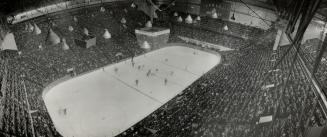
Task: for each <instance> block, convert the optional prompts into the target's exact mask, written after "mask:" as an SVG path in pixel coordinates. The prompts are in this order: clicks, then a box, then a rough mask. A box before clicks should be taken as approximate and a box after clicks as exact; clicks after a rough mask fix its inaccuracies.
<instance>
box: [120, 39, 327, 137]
mask: <svg viewBox="0 0 327 137" xmlns="http://www.w3.org/2000/svg"><path fill="white" fill-rule="evenodd" d="M266 44H269V43H266ZM271 45H272V44H271V43H270V48H267V47H265V46H260V45H255V46H252V47H251V48H250V49H247V50H241V51H228V52H220V53H221V54H222V55H223V56H224V60H223V63H222V65H218V66H217V67H216V68H214V69H213V70H211V71H210V72H209V73H207V74H205V75H204V76H203V77H201V78H200V79H199V80H197V81H196V82H194V83H193V84H192V85H191V86H190V87H188V88H187V89H185V90H184V91H183V93H182V94H180V95H179V96H177V97H175V98H174V99H173V100H171V101H170V102H168V103H167V104H165V105H164V106H163V107H161V108H160V109H158V110H157V111H155V112H154V113H152V114H151V115H150V116H148V117H147V118H145V119H144V120H142V121H141V122H139V123H138V124H136V125H135V126H134V127H132V128H130V129H129V130H127V131H125V132H124V133H123V134H122V135H121V136H125V135H127V136H163V137H164V136H208V137H217V136H220V137H227V136H232V137H243V136H244V137H248V136H251V137H277V136H278V137H286V136H287V137H303V136H305V130H306V128H307V127H312V126H313V127H317V126H324V125H326V124H327V123H326V115H325V113H324V110H323V108H324V107H325V106H322V104H319V102H318V100H319V97H317V96H316V95H315V94H316V91H315V88H314V87H313V86H312V84H311V81H310V79H309V77H308V76H307V73H305V71H304V66H303V64H301V63H300V61H299V60H296V62H295V67H294V68H293V69H291V68H290V67H291V64H292V57H293V55H294V53H295V51H294V50H291V51H290V53H289V54H287V55H286V57H285V60H282V61H281V62H280V63H278V62H279V61H280V60H281V58H282V56H283V55H284V53H286V51H287V49H288V48H289V47H282V48H280V49H278V51H277V52H274V53H273V52H272V51H271ZM277 63H278V64H279V65H277V67H275V65H276V64H277ZM289 72H291V73H289ZM289 74H290V75H289ZM288 76H290V78H289V80H287V77H288ZM286 81H288V82H286ZM271 85H272V86H271ZM269 115H271V116H272V117H273V121H272V122H271V123H258V122H259V118H260V117H263V116H269Z"/></svg>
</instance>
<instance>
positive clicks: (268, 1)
mask: <svg viewBox="0 0 327 137" xmlns="http://www.w3.org/2000/svg"><path fill="white" fill-rule="evenodd" d="M62 1H67V0H1V1H0V13H2V14H5V15H8V14H10V13H13V12H18V11H21V10H26V9H31V8H33V7H39V6H42V5H47V3H49V2H50V3H56V2H62ZM153 1H165V0H153ZM177 1H180V0H177ZM183 1H185V0H183ZM186 1H192V0H186ZM229 1H235V2H244V3H247V4H249V5H254V6H258V7H262V8H266V9H271V10H275V11H279V12H282V11H283V10H285V9H289V8H290V7H292V1H297V0H229ZM321 1H322V2H321V4H320V7H319V9H318V16H319V15H320V16H321V19H324V18H327V0H321Z"/></svg>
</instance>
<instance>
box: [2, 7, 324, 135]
mask: <svg viewBox="0 0 327 137" xmlns="http://www.w3.org/2000/svg"><path fill="white" fill-rule="evenodd" d="M124 9H126V10H124ZM126 11H127V12H126ZM74 17H76V18H77V19H78V21H77V22H75V21H74V20H73V18H74ZM48 18H50V19H48ZM122 18H125V19H126V21H127V22H126V24H122V23H121V22H120V20H121V19H122ZM146 21H147V17H146V16H145V15H144V14H143V13H142V12H140V11H136V9H133V8H131V7H130V6H129V5H121V6H118V5H116V6H108V7H106V11H105V12H99V7H92V8H86V9H81V10H77V11H72V12H67V13H62V14H59V15H56V16H53V17H40V18H37V19H34V20H30V21H28V22H24V23H20V24H16V25H14V26H12V30H13V32H14V34H15V36H16V42H17V45H18V48H19V49H20V51H21V52H22V54H21V55H18V56H14V55H10V56H5V57H1V59H0V65H1V66H0V72H1V73H0V76H1V77H0V78H1V87H4V88H1V93H2V96H1V104H0V106H1V107H0V108H1V109H0V110H1V111H2V114H1V116H0V117H1V124H0V130H1V131H3V132H0V135H3V136H8V137H9V136H25V137H28V136H32V134H33V131H34V134H35V136H37V137H39V136H44V137H45V136H60V134H59V133H58V132H57V131H56V129H55V128H54V125H53V123H52V121H51V119H50V116H49V114H48V113H47V109H46V107H45V105H44V102H43V100H42V91H43V88H44V87H45V86H46V85H47V84H49V83H51V82H53V81H55V80H57V79H59V78H61V77H63V76H66V75H68V74H67V69H70V68H74V70H75V71H76V73H77V74H81V73H85V72H88V71H92V70H94V69H96V68H100V67H102V66H104V65H107V64H111V63H115V62H119V61H121V60H123V59H127V58H130V57H131V56H134V55H139V54H142V53H143V52H144V51H143V50H142V49H141V48H140V47H139V46H138V45H137V41H136V38H135V36H134V34H133V31H134V29H135V28H140V27H143V26H144V24H145V22H146ZM202 21H203V23H202ZM51 22H52V23H51ZM216 22H220V23H219V24H217V23H216ZM27 23H37V25H38V26H39V27H40V29H41V30H42V35H33V34H32V33H29V32H27V31H26V30H25V29H24V28H25V25H26V24H27ZM53 23H54V24H56V25H55V26H53ZM161 23H162V22H161ZM165 23H167V22H165ZM165 23H163V25H164V26H171V30H172V33H171V37H170V42H183V41H182V40H180V39H179V38H178V36H185V37H190V38H195V39H199V40H201V41H205V42H208V43H215V44H220V45H224V46H226V47H229V48H233V49H237V50H233V51H226V52H222V51H218V50H216V51H214V49H209V50H213V51H214V52H219V53H220V54H221V55H222V58H223V62H222V64H221V65H218V66H216V67H215V68H214V69H212V70H211V71H210V72H208V73H206V74H204V75H203V76H202V77H201V78H200V79H198V80H197V81H196V82H194V83H193V84H192V85H190V86H189V87H188V88H186V89H185V90H184V91H183V92H182V93H181V94H179V95H178V96H176V97H175V98H174V99H172V100H171V101H169V102H168V103H167V104H165V105H164V106H163V107H161V108H159V109H158V110H156V111H155V112H153V113H152V114H151V115H149V116H148V117H146V118H145V119H143V120H142V121H140V122H139V123H137V124H136V125H134V126H133V127H131V128H130V129H128V130H126V131H124V132H123V133H122V134H121V135H119V136H130V137H132V136H162V137H167V136H183V137H184V136H187V137H189V136H210V137H220V136H221V137H227V136H232V137H236V136H237V137H275V136H279V137H286V136H289V137H301V136H303V135H304V131H305V130H304V129H305V128H306V127H307V126H321V125H325V124H327V123H326V115H325V113H324V109H323V108H322V107H325V106H322V105H321V104H319V102H318V101H316V100H318V99H319V98H318V97H317V96H316V95H315V92H316V91H315V90H316V89H315V88H314V87H313V85H312V83H311V81H310V80H309V77H308V76H307V73H306V72H305V71H304V67H305V66H303V64H301V63H300V61H299V60H296V63H295V67H294V68H293V69H291V68H290V67H291V64H292V54H288V55H287V56H286V57H285V60H282V62H281V63H280V65H278V66H277V68H274V67H273V66H274V65H275V64H276V63H277V62H278V61H279V60H280V59H281V57H282V55H283V54H284V53H285V52H286V51H287V48H288V47H280V48H279V49H278V50H277V52H276V53H274V52H272V45H273V41H274V39H273V38H274V37H270V39H268V40H265V41H259V40H258V39H261V38H263V37H262V36H270V35H269V34H272V33H273V32H274V30H268V31H263V30H260V29H257V28H252V27H247V26H243V25H241V24H235V23H230V22H223V21H221V20H210V19H205V18H202V20H201V22H200V23H199V24H192V25H190V24H185V23H177V22H175V20H174V19H172V20H171V21H170V22H168V23H169V24H165ZM222 24H223V25H226V24H227V25H228V26H229V27H230V31H228V32H224V30H223V29H222V26H223V25H222ZM50 25H51V27H52V28H53V30H54V32H56V33H57V34H58V35H59V37H60V38H65V39H66V40H67V44H68V45H69V46H70V49H69V50H66V51H63V50H62V48H61V46H60V45H59V44H58V45H48V44H46V37H47V33H48V30H49V29H48V28H49V27H50ZM70 25H71V26H73V28H74V32H70V31H69V30H68V26H70ZM84 28H87V29H88V30H89V32H90V33H91V34H93V35H94V36H96V37H97V38H98V41H97V46H94V47H92V48H89V49H87V50H85V49H83V48H80V47H78V46H76V45H75V44H74V38H76V37H80V35H81V34H82V32H83V29H84ZM105 28H107V29H108V30H109V32H110V33H111V35H112V38H111V39H104V38H102V35H103V33H104V29H105ZM259 36H261V37H259ZM40 45H42V46H41V47H42V48H39V46H40ZM194 46H195V45H194ZM117 53H122V56H119V57H117V56H115V55H116V54H117ZM290 53H293V54H294V50H291V51H290ZM3 66H4V67H3ZM290 70H292V71H291V72H292V73H291V75H290V81H289V82H288V83H287V84H286V79H287V77H288V76H289V75H288V74H289V73H288V72H290ZM325 76H326V75H325ZM285 84H286V86H285ZM267 85H273V86H271V87H269V88H267V87H268V86H267ZM267 115H272V116H273V122H271V123H269V124H260V123H258V119H259V118H260V117H261V116H267ZM31 121H32V122H33V123H32V122H31ZM32 125H33V126H32Z"/></svg>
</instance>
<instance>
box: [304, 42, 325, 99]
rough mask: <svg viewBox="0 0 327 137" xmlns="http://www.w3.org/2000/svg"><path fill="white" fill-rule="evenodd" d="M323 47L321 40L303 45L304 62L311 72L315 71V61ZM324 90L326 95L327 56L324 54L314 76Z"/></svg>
mask: <svg viewBox="0 0 327 137" xmlns="http://www.w3.org/2000/svg"><path fill="white" fill-rule="evenodd" d="M321 46H322V41H321V40H320V39H317V38H315V39H310V40H307V41H306V42H305V43H304V44H303V45H301V50H300V54H301V55H302V56H303V60H304V62H305V63H306V65H307V67H308V68H309V69H310V71H313V69H314V65H315V60H316V58H317V56H318V54H319V51H320V49H321ZM314 76H315V77H316V79H317V80H318V82H319V83H320V85H321V86H322V89H324V90H325V91H324V92H325V94H326V93H327V90H326V89H327V55H326V53H324V54H323V57H322V59H321V61H320V62H319V66H318V69H317V72H316V73H315V74H314Z"/></svg>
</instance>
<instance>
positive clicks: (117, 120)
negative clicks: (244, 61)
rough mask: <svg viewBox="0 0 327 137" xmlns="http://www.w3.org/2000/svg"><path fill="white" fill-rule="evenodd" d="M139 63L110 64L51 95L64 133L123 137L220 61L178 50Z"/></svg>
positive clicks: (50, 91) (51, 109)
mask: <svg viewBox="0 0 327 137" xmlns="http://www.w3.org/2000/svg"><path fill="white" fill-rule="evenodd" d="M134 62H135V65H134V67H132V63H131V60H130V59H129V60H126V61H123V62H120V63H117V64H112V65H108V66H106V67H104V68H102V69H98V70H95V71H93V72H90V73H86V74H84V75H81V76H78V77H75V78H72V79H70V80H67V81H64V82H62V83H59V84H58V85H55V86H53V87H51V88H49V89H48V90H47V91H45V92H46V93H45V94H44V97H43V98H44V102H45V104H46V107H47V109H48V111H49V114H50V116H51V119H52V121H53V122H54V125H55V127H56V129H57V130H58V132H59V133H61V134H62V135H63V136H65V137H73V136H74V137H108V136H115V135H118V134H120V133H121V132H123V131H124V130H126V129H128V128H130V127H131V126H133V125H134V124H136V123H137V122H139V121H140V120H142V119H143V118H145V117H146V116H148V115H149V114H151V113H152V112H153V111H155V110H156V109H158V108H159V107H160V106H162V105H163V104H164V103H166V102H168V101H169V100H171V99H172V98H173V97H175V96H176V95H177V94H179V93H180V92H181V91H183V90H184V89H185V88H186V87H188V86H189V85H190V84H192V83H193V82H194V81H195V80H197V79H198V78H199V77H201V76H202V75H203V74H204V73H206V72H207V71H209V70H210V69H211V68H213V67H214V66H215V65H217V64H218V63H219V62H220V56H217V55H214V54H211V53H208V52H203V51H200V50H196V49H192V48H187V47H181V46H172V47H166V48H163V49H159V50H156V51H153V52H150V53H147V54H145V55H141V56H138V57H135V58H134ZM143 65H144V67H141V69H138V66H143ZM115 68H118V72H117V73H116V72H115V71H114V69H115ZM150 69H151V72H152V73H153V74H152V75H151V76H149V77H148V76H146V73H147V72H148V71H149V70H150ZM156 69H158V71H156ZM171 72H173V74H171ZM136 79H138V80H139V83H138V85H136V82H135V80H136ZM164 79H167V80H168V82H167V84H166V85H165V83H164ZM63 109H66V110H67V113H66V115H64V114H63V113H62V110H63Z"/></svg>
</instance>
